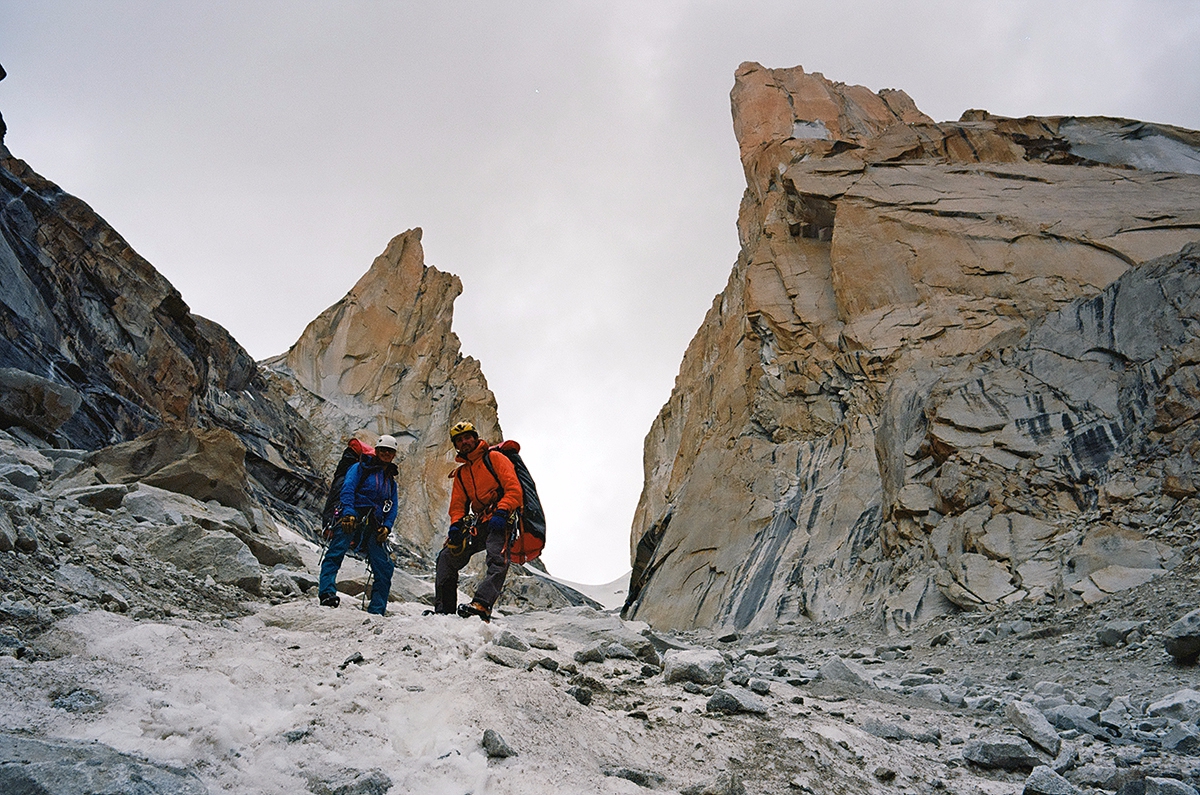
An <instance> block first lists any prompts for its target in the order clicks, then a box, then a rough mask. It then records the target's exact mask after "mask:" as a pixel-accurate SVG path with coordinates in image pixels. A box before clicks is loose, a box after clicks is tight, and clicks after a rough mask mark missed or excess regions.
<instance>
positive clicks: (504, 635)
mask: <svg viewBox="0 0 1200 795" xmlns="http://www.w3.org/2000/svg"><path fill="white" fill-rule="evenodd" d="M492 642H493V643H495V644H496V645H497V646H503V647H504V648H506V649H515V650H516V651H529V644H528V643H526V642H525V641H524V640H522V639H521V638H520V637H519V636H518V635H516V634H514V633H512V632H509V631H508V630H507V629H506V630H503V631H502V632H501V633H500V634H499V635H498V636H497V637H496V639H495V640H494V641H492Z"/></svg>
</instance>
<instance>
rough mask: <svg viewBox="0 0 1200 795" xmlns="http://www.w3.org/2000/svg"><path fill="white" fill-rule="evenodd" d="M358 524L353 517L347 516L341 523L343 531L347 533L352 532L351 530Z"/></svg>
mask: <svg viewBox="0 0 1200 795" xmlns="http://www.w3.org/2000/svg"><path fill="white" fill-rule="evenodd" d="M357 522H358V519H356V518H355V517H354V516H353V515H351V514H346V515H345V516H343V517H342V521H341V525H342V529H343V530H345V531H346V532H350V531H351V530H353V529H354V525H355V524H356V523H357Z"/></svg>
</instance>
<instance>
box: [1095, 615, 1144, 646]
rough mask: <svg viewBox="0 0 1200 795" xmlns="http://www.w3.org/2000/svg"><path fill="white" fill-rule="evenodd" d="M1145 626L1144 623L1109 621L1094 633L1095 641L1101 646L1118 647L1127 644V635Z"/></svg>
mask: <svg viewBox="0 0 1200 795" xmlns="http://www.w3.org/2000/svg"><path fill="white" fill-rule="evenodd" d="M1145 625H1146V622H1145V621H1109V622H1108V623H1107V624H1105V625H1104V626H1103V627H1101V628H1100V629H1099V630H1098V631H1097V632H1096V640H1097V642H1099V644H1100V645H1101V646H1108V647H1110V648H1111V647H1113V646H1118V645H1120V644H1122V643H1128V642H1130V641H1129V634H1130V633H1131V632H1134V631H1137V630H1140V629H1141V628H1142V627H1144V626H1145Z"/></svg>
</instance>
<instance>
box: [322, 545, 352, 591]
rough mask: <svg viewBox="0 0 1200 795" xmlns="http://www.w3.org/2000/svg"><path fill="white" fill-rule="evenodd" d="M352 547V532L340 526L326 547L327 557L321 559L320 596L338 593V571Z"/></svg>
mask: <svg viewBox="0 0 1200 795" xmlns="http://www.w3.org/2000/svg"><path fill="white" fill-rule="evenodd" d="M349 548H350V534H349V533H347V532H345V531H344V530H342V529H341V528H340V527H339V528H337V529H336V530H334V531H333V538H331V539H329V546H328V547H326V548H325V558H324V560H322V561H321V576H320V577H319V578H318V580H317V595H318V598H320V599H324V598H325V597H327V596H336V595H337V573H338V569H340V568H341V567H342V559H343V558H344V557H346V550H347V549H349Z"/></svg>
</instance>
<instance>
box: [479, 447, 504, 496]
mask: <svg viewBox="0 0 1200 795" xmlns="http://www.w3.org/2000/svg"><path fill="white" fill-rule="evenodd" d="M501 455H504V454H503V453H501ZM483 464H484V466H486V467H487V471H488V474H489V475H491V476H492V480H494V481H496V490H497V491H499V492H500V494H499V495H498V496H497V497H496V502H497V503H499V502H500V500H502V499H504V484H503V483H501V482H500V478H499V477H498V476H497V475H496V468H495V467H494V466H492V450H490V449H489V450H488V451H487V452H486V453H484V455H483Z"/></svg>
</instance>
